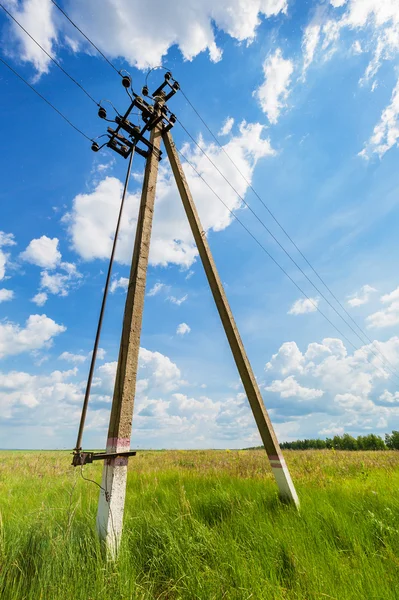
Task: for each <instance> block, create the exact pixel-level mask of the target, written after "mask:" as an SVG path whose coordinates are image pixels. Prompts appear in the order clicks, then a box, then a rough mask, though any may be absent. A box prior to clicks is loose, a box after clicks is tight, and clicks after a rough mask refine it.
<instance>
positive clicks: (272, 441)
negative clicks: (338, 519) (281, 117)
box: [163, 132, 299, 507]
mask: <svg viewBox="0 0 399 600" xmlns="http://www.w3.org/2000/svg"><path fill="white" fill-rule="evenodd" d="M163 140H164V144H165V147H166V152H167V154H168V158H169V162H170V164H171V167H172V171H173V175H174V177H175V180H176V184H177V187H178V190H179V193H180V196H181V199H182V202H183V206H184V209H185V211H186V215H187V218H188V221H189V223H190V227H191V231H192V233H193V236H194V240H195V243H196V244H197V248H198V252H199V255H200V258H201V261H202V264H203V267H204V269H205V273H206V276H207V278H208V282H209V286H210V288H211V291H212V294H213V298H214V300H215V303H216V307H217V309H218V311H219V315H220V318H221V321H222V324H223V327H224V330H225V333H226V336H227V339H228V342H229V344H230V348H231V351H232V353H233V356H234V360H235V363H236V365H237V369H238V372H239V374H240V377H241V381H242V384H243V386H244V389H245V392H246V395H247V398H248V401H249V404H250V406H251V409H252V412H253V415H254V417H255V421H256V424H257V426H258V430H259V433H260V436H261V438H262V441H263V445H264V447H265V450H266V453H267V456H268V458H269V461H270V464H271V467H272V471H273V475H274V477H275V478H276V482H277V485H278V488H279V493H280V497H281V499H282V500H285V501H287V502H290V503H293V504H295V505H296V506H297V507H299V500H298V496H297V493H296V490H295V487H294V484H293V482H292V479H291V476H290V473H289V470H288V467H287V465H286V463H285V460H284V457H283V454H282V452H281V449H280V446H279V443H278V441H277V437H276V434H275V432H274V429H273V425H272V423H271V421H270V418H269V415H268V414H267V410H266V408H265V405H264V402H263V398H262V395H261V393H260V390H259V387H258V384H257V382H256V379H255V375H254V374H253V371H252V368H251V365H250V362H249V360H248V357H247V355H246V352H245V349H244V345H243V343H242V341H241V338H240V334H239V333H238V329H237V325H236V323H235V321H234V317H233V314H232V312H231V309H230V306H229V303H228V301H227V298H226V294H225V292H224V289H223V286H222V282H221V280H220V277H219V274H218V272H217V269H216V266H215V263H214V260H213V256H212V253H211V251H210V248H209V245H208V241H207V239H206V233H205V231H204V229H203V227H202V225H201V221H200V219H199V216H198V213H197V209H196V207H195V204H194V201H193V198H192V196H191V193H190V190H189V187H188V184H187V180H186V177H185V175H184V171H183V168H182V165H181V163H180V159H179V156H178V153H177V150H176V147H175V144H174V142H173V138H172V136H171V134H170V133H169V132H167V133H164V135H163Z"/></svg>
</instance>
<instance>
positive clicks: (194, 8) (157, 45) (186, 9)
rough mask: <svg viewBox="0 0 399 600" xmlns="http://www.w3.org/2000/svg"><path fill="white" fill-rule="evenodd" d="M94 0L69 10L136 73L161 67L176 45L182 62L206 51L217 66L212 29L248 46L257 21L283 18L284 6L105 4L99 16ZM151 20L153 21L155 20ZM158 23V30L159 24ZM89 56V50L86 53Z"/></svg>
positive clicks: (263, 2) (265, 2) (254, 2)
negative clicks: (133, 68) (279, 16)
mask: <svg viewBox="0 0 399 600" xmlns="http://www.w3.org/2000/svg"><path fill="white" fill-rule="evenodd" d="M96 8H97V4H96V2H95V0H94V1H93V0H88V1H87V2H85V4H84V5H82V4H81V3H80V2H78V0H72V2H70V4H69V10H70V12H71V15H72V18H74V17H75V18H76V20H77V21H78V22H79V24H80V25H81V26H82V29H83V30H84V31H85V32H86V33H87V35H89V37H91V39H92V40H93V41H94V43H95V44H96V45H98V46H99V47H100V49H101V50H102V51H103V52H105V53H106V54H108V56H110V57H112V58H119V57H123V58H125V59H126V60H127V61H128V63H130V64H131V65H134V66H138V67H139V68H142V69H143V68H147V67H154V66H157V65H159V64H162V59H163V57H164V56H166V54H167V52H168V50H169V48H171V47H172V46H174V45H177V46H178V48H179V49H180V51H181V53H182V55H183V57H184V58H185V59H186V60H192V59H193V58H194V57H195V56H197V55H198V54H199V53H201V52H204V51H206V50H207V51H208V52H209V55H210V58H211V60H213V61H218V60H219V59H220V57H221V50H220V49H219V48H218V47H217V45H216V41H215V34H214V26H216V27H217V28H218V29H221V30H223V31H224V32H225V33H227V34H228V35H230V36H231V37H233V38H234V39H236V40H238V41H245V40H246V41H248V42H249V41H251V40H252V39H253V38H254V37H255V33H256V28H257V26H258V25H259V23H260V18H259V17H261V16H265V17H271V16H274V15H277V14H279V13H280V12H285V11H286V8H287V1H286V0H247V2H245V4H243V3H242V2H240V1H239V0H221V1H220V2H218V3H216V4H215V3H214V2H212V1H211V0H203V1H202V2H196V1H195V0H184V1H183V0H176V1H175V2H173V3H168V4H165V3H164V2H159V1H158V2H156V3H155V4H154V3H153V4H152V5H151V6H149V5H148V6H147V5H143V4H140V3H139V2H138V0H120V1H119V3H118V10H117V11H115V6H114V3H113V2H112V1H111V0H103V2H102V6H101V14H100V13H98V11H97V10H96ZM154 14H156V15H157V19H154ZM159 23H162V27H159V26H158V24H159ZM89 50H90V51H91V49H89Z"/></svg>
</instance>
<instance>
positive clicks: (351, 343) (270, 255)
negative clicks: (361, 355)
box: [176, 148, 397, 379]
mask: <svg viewBox="0 0 399 600" xmlns="http://www.w3.org/2000/svg"><path fill="white" fill-rule="evenodd" d="M176 149H177V148H176ZM177 151H178V153H179V154H180V156H181V157H182V158H183V159H184V160H185V161H186V162H187V164H188V165H190V167H191V168H192V169H193V171H194V172H195V173H196V174H197V175H198V177H199V178H200V179H201V180H202V181H203V182H204V183H205V185H206V186H207V187H208V188H209V189H210V191H211V192H212V193H213V194H214V195H215V196H216V198H217V199H218V200H219V201H220V202H221V203H222V204H223V206H224V207H225V208H226V209H227V210H228V211H229V213H230V214H231V215H232V216H233V217H234V218H235V219H236V221H238V223H240V225H241V226H242V227H243V228H244V229H245V230H246V232H247V233H248V234H249V235H250V236H251V237H252V239H253V240H254V241H255V242H256V243H257V244H258V246H260V248H261V249H262V250H263V251H264V252H265V253H266V254H267V256H268V257H269V258H270V259H271V260H272V261H273V262H274V264H275V265H276V266H277V267H278V268H279V269H280V271H282V272H283V273H284V275H285V276H286V277H288V279H289V280H290V281H291V282H292V283H293V284H294V285H295V287H296V288H297V289H298V290H299V291H300V292H301V294H302V295H303V296H305V298H306V299H307V300H309V302H310V303H311V304H312V305H313V306H314V308H315V309H316V310H317V311H318V312H319V313H320V314H321V315H322V316H323V317H324V318H325V319H326V321H327V322H328V323H329V324H330V325H331V326H332V327H333V328H334V329H335V331H337V332H338V333H339V335H340V336H342V337H343V339H344V340H345V341H346V342H347V343H348V344H349V345H350V346H352V348H353V349H354V350H359V348H358V347H357V346H356V345H355V344H353V342H351V340H350V339H349V338H348V337H347V336H346V335H345V334H344V333H343V332H342V331H341V330H340V329H339V328H338V327H337V326H336V325H335V324H334V323H333V322H332V321H331V319H329V317H328V316H327V315H326V314H325V313H324V312H323V311H322V310H321V309H320V308H319V307H318V305H317V304H316V303H315V302H313V300H312V298H310V297H309V296H308V295H307V294H306V292H305V291H304V290H303V289H302V288H301V287H300V285H298V283H297V282H296V281H295V280H294V279H293V278H292V277H291V275H290V274H289V273H288V272H287V271H286V270H285V269H284V267H282V266H281V265H280V263H279V262H278V261H277V260H276V259H275V258H274V256H273V255H272V254H270V252H269V251H268V250H267V248H266V247H265V246H264V245H263V244H262V242H260V241H259V240H258V238H257V237H256V236H255V235H254V234H253V233H252V231H251V230H250V229H248V227H247V226H246V225H245V224H244V223H243V222H242V221H241V219H240V218H239V217H238V216H237V215H236V214H235V212H234V211H233V210H231V208H230V207H229V206H228V205H227V204H226V203H225V202H224V200H222V198H221V197H220V196H219V194H218V193H217V192H215V190H214V189H213V188H212V186H211V185H210V184H209V183H208V182H207V181H206V179H204V177H203V176H202V175H201V173H200V172H199V171H198V170H197V169H196V168H195V166H194V165H193V164H192V163H191V162H190V161H189V160H188V158H187V157H186V156H185V155H184V154H183V153H182V152H181V151H180V150H178V149H177ZM373 354H374V353H373ZM374 356H375V357H376V358H380V357H379V356H378V355H375V354H374ZM366 359H367V360H368V358H367V357H366ZM369 362H370V361H369ZM370 364H371V363H370ZM375 367H376V368H377V369H378V370H379V371H380V372H381V373H383V374H384V375H386V374H387V373H386V372H385V371H383V370H382V369H381V367H379V366H378V365H375ZM391 373H392V374H393V375H394V376H396V377H397V375H396V373H394V372H391ZM388 377H390V379H392V377H391V376H390V375H389V374H388Z"/></svg>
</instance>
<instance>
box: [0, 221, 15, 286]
mask: <svg viewBox="0 0 399 600" xmlns="http://www.w3.org/2000/svg"><path fill="white" fill-rule="evenodd" d="M15 244H16V242H15V241H14V235H13V234H12V233H4V231H0V281H1V280H2V279H4V277H5V274H6V264H7V261H8V259H9V256H10V255H9V254H8V253H7V252H4V251H3V250H1V248H2V247H3V246H15Z"/></svg>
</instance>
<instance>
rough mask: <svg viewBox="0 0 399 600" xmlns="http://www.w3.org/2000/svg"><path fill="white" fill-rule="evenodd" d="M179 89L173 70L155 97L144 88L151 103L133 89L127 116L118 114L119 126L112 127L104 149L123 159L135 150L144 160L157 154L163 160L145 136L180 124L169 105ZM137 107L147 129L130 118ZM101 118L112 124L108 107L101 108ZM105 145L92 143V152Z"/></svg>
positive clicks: (116, 121)
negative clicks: (106, 108)
mask: <svg viewBox="0 0 399 600" xmlns="http://www.w3.org/2000/svg"><path fill="white" fill-rule="evenodd" d="M126 80H127V81H130V79H129V77H126ZM123 85H124V87H126V85H125V83H123ZM179 89H180V86H179V84H178V82H177V81H176V80H175V79H174V78H173V77H172V73H170V72H169V71H168V72H167V73H166V74H165V78H164V81H163V83H162V84H161V85H160V86H158V87H157V89H156V90H155V91H154V92H153V93H152V95H151V94H150V93H149V91H148V87H147V86H146V85H145V86H144V87H143V90H142V93H143V96H148V97H149V100H150V102H147V100H144V98H142V97H141V96H139V95H138V94H136V93H135V92H134V91H133V89H131V94H130V93H129V96H130V98H131V103H130V105H129V107H128V109H127V110H126V112H125V114H124V115H123V116H122V115H120V114H119V113H118V115H117V116H116V117H115V120H114V122H115V123H116V125H117V127H116V128H115V129H112V128H111V127H108V130H107V131H108V133H107V134H106V135H108V137H109V140H108V142H106V143H105V144H103V146H107V147H108V148H111V150H114V151H115V152H116V153H117V154H119V155H120V156H123V158H128V156H130V154H131V153H132V152H133V150H135V151H136V152H137V153H138V154H140V155H141V156H143V157H144V158H148V157H149V155H150V154H151V153H154V154H155V155H156V157H157V158H158V160H161V158H162V152H161V150H159V149H158V148H154V146H153V144H151V142H150V141H149V140H148V139H147V138H146V137H145V133H147V132H151V131H152V130H154V129H155V128H156V127H158V126H159V125H161V126H162V129H163V131H164V132H168V131H170V129H171V128H172V127H173V125H174V124H175V122H176V117H175V115H174V114H173V113H171V112H170V110H169V109H168V107H167V106H166V104H165V103H166V102H167V101H168V100H170V98H172V96H174V95H175V94H176V92H178V91H179ZM134 108H136V109H137V110H138V112H139V113H140V114H141V118H142V120H143V122H144V126H143V127H142V128H141V129H140V127H139V126H138V125H134V124H133V123H132V122H131V121H130V120H129V118H128V117H129V115H130V114H131V112H132V110H133V109H134ZM115 110H116V109H115ZM98 116H99V117H100V118H102V119H106V120H108V121H109V119H107V111H106V110H105V108H104V106H100V108H99V111H98ZM121 131H124V132H125V133H126V134H127V136H124V135H122V134H121ZM103 146H101V147H99V146H98V144H97V143H96V142H94V143H93V144H92V150H94V151H95V152H98V151H99V150H101V148H102V147H103ZM143 146H144V148H143Z"/></svg>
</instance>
